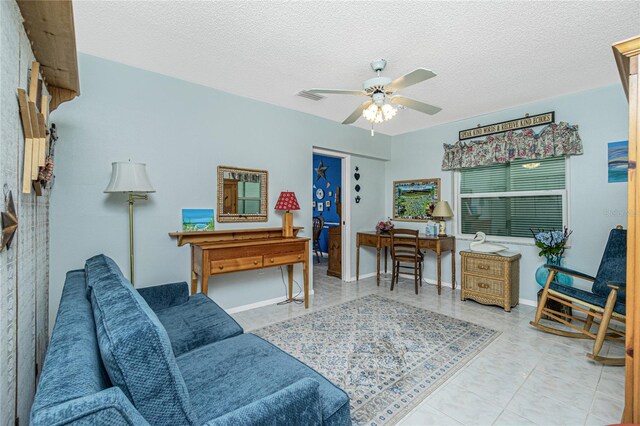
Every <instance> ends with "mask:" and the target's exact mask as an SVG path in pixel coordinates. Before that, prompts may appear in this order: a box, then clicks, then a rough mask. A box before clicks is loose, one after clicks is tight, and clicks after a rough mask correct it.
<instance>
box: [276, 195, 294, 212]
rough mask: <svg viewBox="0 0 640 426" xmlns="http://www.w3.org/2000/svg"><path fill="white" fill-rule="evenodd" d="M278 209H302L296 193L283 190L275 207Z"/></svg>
mask: <svg viewBox="0 0 640 426" xmlns="http://www.w3.org/2000/svg"><path fill="white" fill-rule="evenodd" d="M274 208H275V209H276V210H287V211H289V210H300V206H299V205H298V200H297V199H296V194H294V193H293V192H286V191H283V192H281V193H280V196H279V197H278V202H277V203H276V206H275V207H274Z"/></svg>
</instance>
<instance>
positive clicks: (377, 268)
mask: <svg viewBox="0 0 640 426" xmlns="http://www.w3.org/2000/svg"><path fill="white" fill-rule="evenodd" d="M376 284H377V285H378V287H380V247H378V248H376Z"/></svg>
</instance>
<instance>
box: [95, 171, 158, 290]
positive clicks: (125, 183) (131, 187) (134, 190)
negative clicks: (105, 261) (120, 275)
mask: <svg viewBox="0 0 640 426" xmlns="http://www.w3.org/2000/svg"><path fill="white" fill-rule="evenodd" d="M104 192H106V193H113V192H124V193H128V194H129V265H130V270H129V278H130V280H131V284H132V285H133V280H134V273H133V271H134V268H133V265H134V252H133V203H134V201H135V200H146V199H147V198H148V196H147V194H148V193H149V192H156V190H155V189H153V187H152V186H151V182H150V181H149V176H147V170H146V164H144V163H131V162H125V161H122V162H116V163H111V180H110V181H109V185H107V188H106V189H105V190H104Z"/></svg>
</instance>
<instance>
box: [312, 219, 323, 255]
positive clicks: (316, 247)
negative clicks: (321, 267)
mask: <svg viewBox="0 0 640 426" xmlns="http://www.w3.org/2000/svg"><path fill="white" fill-rule="evenodd" d="M322 228H324V217H322V216H314V217H313V253H314V255H315V256H316V259H317V260H318V263H320V258H321V257H322V249H321V248H320V234H321V233H322Z"/></svg>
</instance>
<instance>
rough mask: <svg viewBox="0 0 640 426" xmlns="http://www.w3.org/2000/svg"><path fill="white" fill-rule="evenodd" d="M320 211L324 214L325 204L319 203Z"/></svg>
mask: <svg viewBox="0 0 640 426" xmlns="http://www.w3.org/2000/svg"><path fill="white" fill-rule="evenodd" d="M318 211H319V212H323V211H324V203H318Z"/></svg>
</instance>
